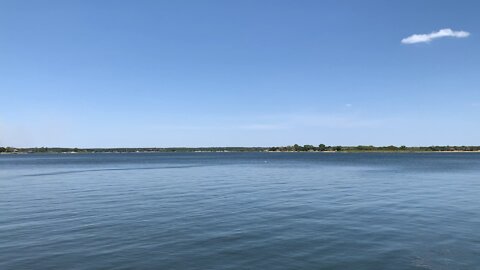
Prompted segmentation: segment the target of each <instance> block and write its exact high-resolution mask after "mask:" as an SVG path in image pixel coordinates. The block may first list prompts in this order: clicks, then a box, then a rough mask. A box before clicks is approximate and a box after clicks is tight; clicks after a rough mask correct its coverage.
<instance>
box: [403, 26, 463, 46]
mask: <svg viewBox="0 0 480 270" xmlns="http://www.w3.org/2000/svg"><path fill="white" fill-rule="evenodd" d="M468 36H470V33H469V32H465V31H453V30H452V29H450V28H445V29H441V30H440V31H437V32H432V33H430V34H415V35H411V36H409V37H406V38H404V39H402V43H403V44H413V43H421V42H430V41H432V40H434V39H436V38H442V37H456V38H466V37H468Z"/></svg>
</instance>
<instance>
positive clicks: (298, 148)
mask: <svg viewBox="0 0 480 270" xmlns="http://www.w3.org/2000/svg"><path fill="white" fill-rule="evenodd" d="M442 151H462V152H473V151H480V146H414V147H412V146H410V147H409V146H404V145H402V146H394V145H389V146H372V145H358V146H327V145H325V144H319V145H317V146H315V145H310V144H306V145H303V146H302V145H298V144H294V145H290V146H273V147H166V148H157V147H153V148H64V147H34V148H15V147H0V153H112V152H113V153H134V152H442Z"/></svg>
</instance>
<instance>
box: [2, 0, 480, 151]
mask: <svg viewBox="0 0 480 270" xmlns="http://www.w3.org/2000/svg"><path fill="white" fill-rule="evenodd" d="M478 10H480V2H478V1H473V0H472V1H413V0H412V1H395V2H394V1H13V0H11V1H8V0H7V1H5V0H4V1H1V2H0V98H1V105H0V145H11V146H17V147H27V146H50V147H51V146H69V147H152V146H157V147H167V146H271V145H290V144H295V143H298V144H320V143H324V144H327V145H359V144H373V145H390V144H394V145H402V144H404V145H479V144H480V141H479V138H480V124H478V123H479V118H480V76H479V74H480V52H479V48H480V38H479V36H480V35H479V33H480V17H479V16H478ZM441 29H451V30H452V31H465V32H468V33H469V36H468V37H440V38H434V39H432V40H431V41H429V42H418V43H413V44H407V43H402V40H403V39H406V38H408V37H410V36H411V35H414V34H431V33H432V32H437V31H439V30H441ZM455 33H457V32H455ZM423 37H424V38H425V37H426V38H427V39H428V38H429V37H430V36H423ZM432 37H435V36H432Z"/></svg>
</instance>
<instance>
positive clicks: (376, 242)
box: [0, 153, 480, 270]
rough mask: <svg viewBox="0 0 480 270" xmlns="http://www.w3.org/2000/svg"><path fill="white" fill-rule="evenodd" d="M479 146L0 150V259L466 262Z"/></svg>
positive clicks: (172, 264) (366, 265)
mask: <svg viewBox="0 0 480 270" xmlns="http://www.w3.org/2000/svg"><path fill="white" fill-rule="evenodd" d="M479 265H480V154H475V153H425V154H404V153H396V154H388V153H386V154H379V153H378V154H375V153H351V154H347V153H171V154H167V153H162V154H153V153H150V154H141V153H132V154H62V155H56V154H46V155H40V154H38V155H0V269H39V268H41V269H356V270H361V269H480V266H479Z"/></svg>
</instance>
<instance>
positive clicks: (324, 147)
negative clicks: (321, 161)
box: [318, 143, 327, 151]
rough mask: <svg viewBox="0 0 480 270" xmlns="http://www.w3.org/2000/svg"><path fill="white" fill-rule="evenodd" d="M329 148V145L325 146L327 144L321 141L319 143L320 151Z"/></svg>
mask: <svg viewBox="0 0 480 270" xmlns="http://www.w3.org/2000/svg"><path fill="white" fill-rule="evenodd" d="M325 150H327V147H326V146H325V144H323V143H321V144H319V145H318V151H325Z"/></svg>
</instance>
